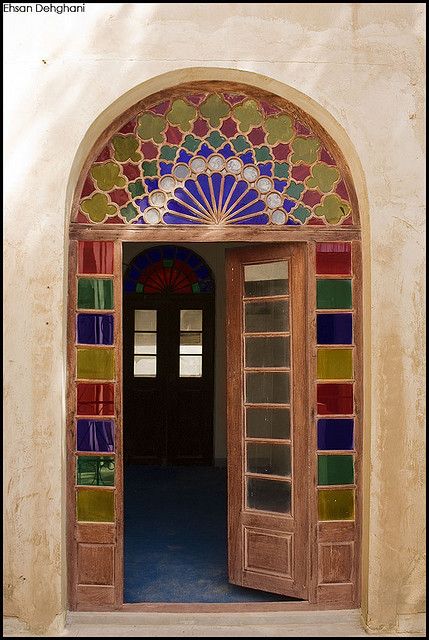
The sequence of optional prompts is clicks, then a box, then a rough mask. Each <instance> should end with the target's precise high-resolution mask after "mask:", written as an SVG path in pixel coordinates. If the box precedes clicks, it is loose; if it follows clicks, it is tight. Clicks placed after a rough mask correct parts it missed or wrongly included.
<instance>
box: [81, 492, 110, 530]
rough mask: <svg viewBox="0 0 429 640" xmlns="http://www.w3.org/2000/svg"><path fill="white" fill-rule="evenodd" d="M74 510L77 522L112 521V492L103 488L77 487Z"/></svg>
mask: <svg viewBox="0 0 429 640" xmlns="http://www.w3.org/2000/svg"><path fill="white" fill-rule="evenodd" d="M76 512H77V519H78V521H79V522H114V520H115V506H114V492H113V491H108V490H103V489H99V490H97V489H95V490H94V489H78V490H77V493H76Z"/></svg>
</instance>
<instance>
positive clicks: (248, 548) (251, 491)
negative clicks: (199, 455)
mask: <svg viewBox="0 0 429 640" xmlns="http://www.w3.org/2000/svg"><path fill="white" fill-rule="evenodd" d="M226 268H227V306H228V320H227V358H228V360H227V364H228V369H227V371H228V376H227V389H228V391H227V415H228V533H229V549H228V565H229V578H230V581H231V582H232V583H234V584H238V585H243V586H246V587H252V588H254V589H261V590H263V591H270V592H273V593H281V594H284V595H289V596H293V597H297V598H307V574H308V552H307V549H308V526H307V518H308V516H307V510H308V496H307V478H306V471H307V469H308V463H307V419H306V408H307V392H306V386H305V385H306V366H307V365H306V350H305V337H306V335H305V334H306V332H305V326H306V321H305V318H306V315H305V291H306V282H305V277H306V276H305V249H304V247H302V246H300V245H299V244H288V245H269V246H264V247H258V248H249V249H247V248H243V249H232V250H229V251H227V264H226Z"/></svg>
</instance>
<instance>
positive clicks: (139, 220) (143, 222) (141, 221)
mask: <svg viewBox="0 0 429 640" xmlns="http://www.w3.org/2000/svg"><path fill="white" fill-rule="evenodd" d="M131 224H146V222H145V221H144V220H143V218H139V219H138V220H133V221H132V223H131Z"/></svg>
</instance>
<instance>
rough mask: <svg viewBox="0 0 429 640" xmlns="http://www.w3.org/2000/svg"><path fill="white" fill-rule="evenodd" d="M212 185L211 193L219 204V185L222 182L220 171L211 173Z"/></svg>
mask: <svg viewBox="0 0 429 640" xmlns="http://www.w3.org/2000/svg"><path fill="white" fill-rule="evenodd" d="M211 181H212V185H213V193H214V198H215V202H216V204H219V201H220V186H221V184H222V176H221V174H220V173H213V174H212V177H211Z"/></svg>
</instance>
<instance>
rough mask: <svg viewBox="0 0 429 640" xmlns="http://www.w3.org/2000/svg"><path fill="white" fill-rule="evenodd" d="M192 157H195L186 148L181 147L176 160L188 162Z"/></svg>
mask: <svg viewBox="0 0 429 640" xmlns="http://www.w3.org/2000/svg"><path fill="white" fill-rule="evenodd" d="M191 158H193V155H192V153H188V152H187V151H185V150H184V149H181V150H180V153H179V155H178V157H177V160H176V162H186V164H188V162H189V160H190V159H191Z"/></svg>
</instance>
